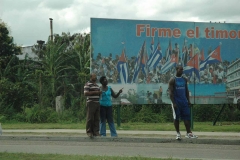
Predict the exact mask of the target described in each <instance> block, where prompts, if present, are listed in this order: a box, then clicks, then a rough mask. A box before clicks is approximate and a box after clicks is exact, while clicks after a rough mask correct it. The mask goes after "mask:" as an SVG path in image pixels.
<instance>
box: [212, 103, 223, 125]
mask: <svg viewBox="0 0 240 160" xmlns="http://www.w3.org/2000/svg"><path fill="white" fill-rule="evenodd" d="M224 107H225V104H223V106H222V108H221V110H220V112H219V113H218V115H217V117H216V119H215V120H214V122H213V126H215V124H216V122H217V120H218V118H219V116H220V115H221V113H222V111H223V109H224Z"/></svg>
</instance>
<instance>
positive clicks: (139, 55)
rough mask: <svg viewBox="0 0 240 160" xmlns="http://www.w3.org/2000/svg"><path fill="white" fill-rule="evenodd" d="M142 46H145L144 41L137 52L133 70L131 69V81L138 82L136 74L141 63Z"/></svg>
mask: <svg viewBox="0 0 240 160" xmlns="http://www.w3.org/2000/svg"><path fill="white" fill-rule="evenodd" d="M144 46H145V41H144V43H143V45H142V47H141V49H140V51H139V52H138V56H137V58H136V59H135V65H134V71H133V78H132V83H138V74H139V71H140V68H141V65H142V57H143V53H144Z"/></svg>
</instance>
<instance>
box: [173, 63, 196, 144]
mask: <svg viewBox="0 0 240 160" xmlns="http://www.w3.org/2000/svg"><path fill="white" fill-rule="evenodd" d="M182 74H183V67H182V66H181V65H177V66H176V76H175V77H173V78H171V79H170V80H169V94H170V99H171V102H172V103H171V105H172V110H173V119H174V127H175V129H176V132H177V136H176V139H177V140H180V139H181V134H180V130H179V120H180V118H181V120H183V121H184V125H185V128H186V131H187V133H186V136H185V137H186V138H197V136H195V135H194V134H193V133H192V131H191V129H190V120H191V115H190V107H191V102H190V98H189V90H188V85H187V79H186V78H185V77H183V76H182Z"/></svg>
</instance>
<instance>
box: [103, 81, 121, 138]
mask: <svg viewBox="0 0 240 160" xmlns="http://www.w3.org/2000/svg"><path fill="white" fill-rule="evenodd" d="M99 81H100V83H101V84H102V86H101V87H100V89H101V90H102V94H101V97H100V135H101V136H103V137H105V136H106V120H107V122H108V126H109V129H110V133H111V137H117V132H116V129H115V125H114V122H113V113H112V100H111V97H113V98H117V97H118V96H119V95H120V94H121V93H122V89H120V90H119V92H118V93H117V94H115V92H114V91H113V90H112V88H111V87H110V86H108V80H107V78H106V77H105V76H102V77H101V78H100V79H99Z"/></svg>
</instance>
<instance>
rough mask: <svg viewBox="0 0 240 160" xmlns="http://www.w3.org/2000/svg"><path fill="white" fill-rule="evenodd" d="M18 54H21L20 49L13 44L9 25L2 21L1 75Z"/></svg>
mask: <svg viewBox="0 0 240 160" xmlns="http://www.w3.org/2000/svg"><path fill="white" fill-rule="evenodd" d="M18 54H21V49H20V47H17V46H16V45H15V44H14V43H13V37H11V36H10V35H9V30H8V28H7V24H5V23H4V22H1V21H0V73H2V72H3V70H4V69H5V68H6V66H7V65H8V62H9V61H10V59H11V57H12V56H13V55H18ZM0 75H1V74H0Z"/></svg>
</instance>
